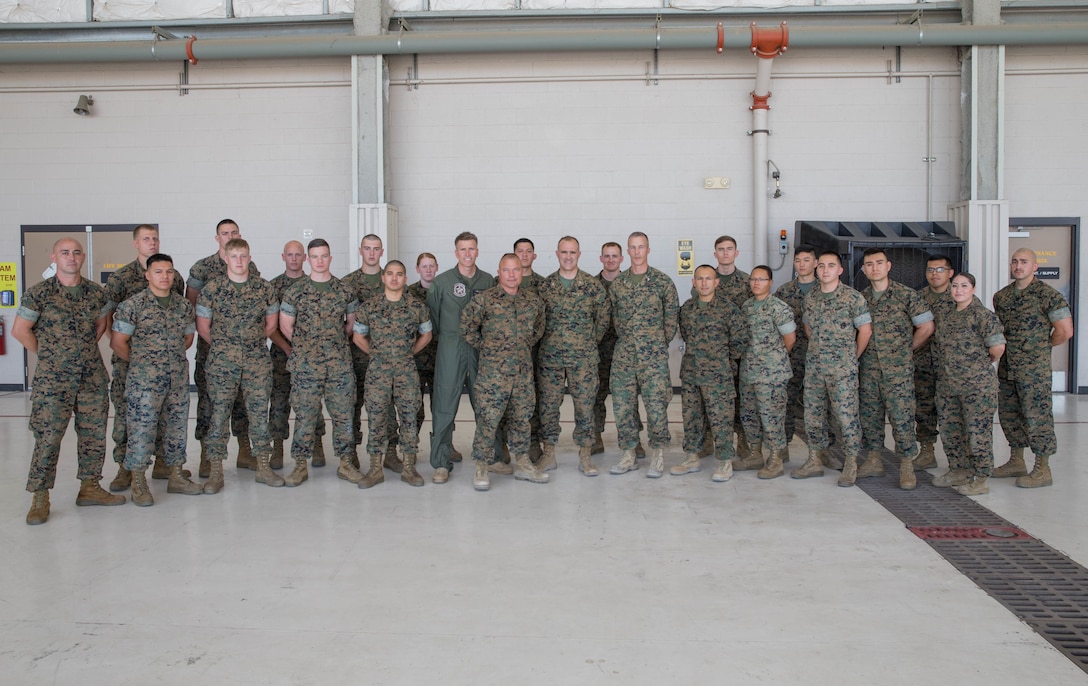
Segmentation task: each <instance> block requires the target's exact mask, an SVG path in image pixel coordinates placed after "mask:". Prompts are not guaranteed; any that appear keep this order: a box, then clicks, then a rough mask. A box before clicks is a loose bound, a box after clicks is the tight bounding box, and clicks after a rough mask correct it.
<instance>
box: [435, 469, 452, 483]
mask: <svg viewBox="0 0 1088 686" xmlns="http://www.w3.org/2000/svg"><path fill="white" fill-rule="evenodd" d="M449 480H450V470H448V469H446V468H445V467H439V468H438V469H436V470H434V474H432V475H431V483H432V484H444V483H446V482H447V481H449Z"/></svg>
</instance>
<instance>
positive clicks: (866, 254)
mask: <svg viewBox="0 0 1088 686" xmlns="http://www.w3.org/2000/svg"><path fill="white" fill-rule="evenodd" d="M870 255H883V256H884V258H885V259H888V252H887V251H886V250H884V248H881V247H872V248H866V249H865V252H863V253H861V261H862V262H864V261H865V258H866V257H869V256H870Z"/></svg>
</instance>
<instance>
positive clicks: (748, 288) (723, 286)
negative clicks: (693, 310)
mask: <svg viewBox="0 0 1088 686" xmlns="http://www.w3.org/2000/svg"><path fill="white" fill-rule="evenodd" d="M714 277H715V278H716V279H717V281H718V286H717V288H716V289H715V290H714V292H715V293H717V294H718V295H719V296H721V297H723V298H725V299H726V300H729V301H730V302H732V303H733V305H734V306H735V307H736V308H737V314H738V315H740V311H741V308H742V307H744V303H745V302H747V300H748V298H751V297H752V284H750V283H749V282H748V279H749V277H751V274H749V273H748V272H746V271H744V270H743V269H736V268H734V269H733V272H732V273H731V274H722V273H721V272H720V271H718V270H717V268H715V269H714ZM696 296H697V293H696V292H695V287H694V286H692V288H691V297H693V298H694V297H696ZM742 347H743V346H742ZM739 374H740V367H739V365H737V364H734V365H733V388H735V389H737V390H738V391H739V389H740V387H741V384H740V376H739ZM710 426H711V425H710V418H709V417H706V418H705V421H704V426H703V429H704V431H711V428H710ZM733 431H735V432H736V433H738V434H740V433H741V432H742V431H744V426H743V425H742V423H741V417H740V403H739V402H735V403H734V404H733ZM685 434H686V432H685Z"/></svg>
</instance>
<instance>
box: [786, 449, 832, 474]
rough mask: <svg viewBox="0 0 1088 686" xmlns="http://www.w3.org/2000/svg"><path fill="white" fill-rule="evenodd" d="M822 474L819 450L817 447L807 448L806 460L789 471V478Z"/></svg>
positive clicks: (822, 468) (822, 464)
mask: <svg viewBox="0 0 1088 686" xmlns="http://www.w3.org/2000/svg"><path fill="white" fill-rule="evenodd" d="M825 452H826V451H825ZM823 475H824V463H823V460H821V459H820V450H819V449H818V448H809V451H808V460H806V461H805V463H804V464H803V465H801V466H800V467H798V468H797V469H795V470H793V471H792V472H790V478H791V479H811V478H812V477H815V476H823Z"/></svg>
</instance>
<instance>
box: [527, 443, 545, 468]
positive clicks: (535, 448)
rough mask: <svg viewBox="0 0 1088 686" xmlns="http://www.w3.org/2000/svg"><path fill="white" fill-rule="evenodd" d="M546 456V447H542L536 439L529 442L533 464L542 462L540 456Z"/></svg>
mask: <svg viewBox="0 0 1088 686" xmlns="http://www.w3.org/2000/svg"><path fill="white" fill-rule="evenodd" d="M543 456H544V449H543V448H542V447H540V444H539V443H537V442H536V441H530V442H529V459H530V460H532V462H533V464H536V463H537V462H540V458H541V457H543Z"/></svg>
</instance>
